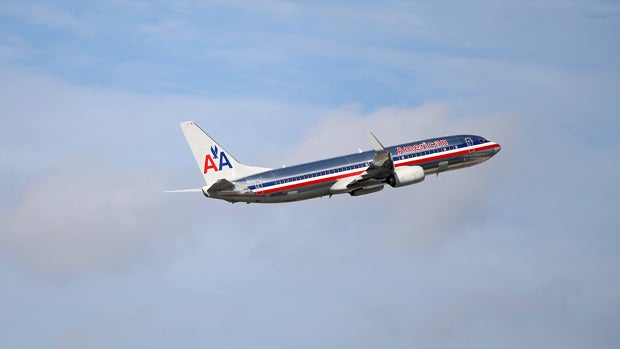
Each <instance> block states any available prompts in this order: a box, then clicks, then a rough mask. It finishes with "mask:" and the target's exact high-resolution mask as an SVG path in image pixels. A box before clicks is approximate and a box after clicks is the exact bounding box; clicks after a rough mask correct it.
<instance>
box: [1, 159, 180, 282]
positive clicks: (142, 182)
mask: <svg viewBox="0 0 620 349" xmlns="http://www.w3.org/2000/svg"><path fill="white" fill-rule="evenodd" d="M146 173H149V171H146V172H144V173H140V174H137V173H136V174H127V173H119V172H114V171H111V170H109V167H106V166H105V164H104V163H102V162H100V161H99V159H93V158H91V159H88V160H87V161H85V160H75V159H72V160H71V161H66V162H64V163H59V164H57V166H56V168H55V169H53V170H51V171H46V172H45V173H40V174H39V176H37V177H36V178H33V179H32V181H30V183H28V187H27V189H26V190H25V193H24V194H23V196H22V197H21V198H19V201H18V202H16V203H15V204H14V206H13V207H11V208H9V209H8V210H7V212H4V214H3V219H2V224H1V225H0V228H1V234H0V242H1V246H2V250H3V253H6V254H8V255H10V256H11V257H13V258H14V260H15V261H16V262H17V263H18V264H19V265H20V266H21V267H24V268H25V269H27V270H29V271H30V272H32V273H34V274H35V275H38V276H42V277H44V278H48V279H53V280H57V281H65V280H69V279H71V278H73V277H76V276H79V275H82V274H87V273H93V272H124V271H127V270H128V269H130V268H131V267H132V266H133V265H134V264H135V263H136V262H137V261H139V260H140V259H141V258H142V257H144V256H145V255H146V254H148V253H149V251H151V250H150V249H151V248H152V247H153V244H155V243H156V242H157V240H158V239H161V238H168V239H173V238H174V237H175V235H176V234H179V233H182V232H183V231H184V230H185V226H184V224H183V223H182V222H183V219H182V217H183V216H182V215H179V214H178V213H175V211H174V209H172V208H171V207H170V206H168V205H167V204H166V201H165V200H164V198H163V194H162V193H161V191H162V188H165V184H164V183H165V181H164V180H162V178H157V176H153V175H152V174H150V173H149V174H148V175H146Z"/></svg>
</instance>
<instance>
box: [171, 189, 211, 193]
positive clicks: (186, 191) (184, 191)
mask: <svg viewBox="0 0 620 349" xmlns="http://www.w3.org/2000/svg"><path fill="white" fill-rule="evenodd" d="M164 193H202V189H201V188H193V189H177V190H165V191H164Z"/></svg>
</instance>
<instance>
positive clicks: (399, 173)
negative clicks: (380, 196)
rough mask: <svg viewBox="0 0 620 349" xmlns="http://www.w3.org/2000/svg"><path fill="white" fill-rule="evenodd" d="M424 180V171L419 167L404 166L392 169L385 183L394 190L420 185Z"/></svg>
mask: <svg viewBox="0 0 620 349" xmlns="http://www.w3.org/2000/svg"><path fill="white" fill-rule="evenodd" d="M423 180H424V169H423V168H422V167H420V166H406V167H399V168H396V169H394V173H393V174H392V175H390V176H389V177H388V178H387V183H388V184H389V185H391V186H392V187H394V188H398V187H404V186H405V185H410V184H415V183H420V182H422V181H423Z"/></svg>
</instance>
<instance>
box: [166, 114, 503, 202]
mask: <svg viewBox="0 0 620 349" xmlns="http://www.w3.org/2000/svg"><path fill="white" fill-rule="evenodd" d="M180 125H181V130H182V131H183V134H184V136H185V139H186V140H187V143H188V144H189V147H190V149H191V151H192V153H193V155H194V158H195V160H196V163H197V164H198V168H199V169H200V171H201V172H202V174H203V177H204V180H205V182H206V185H205V186H203V187H202V188H198V189H184V190H171V191H168V192H202V193H203V194H204V195H205V196H206V197H208V198H214V199H221V200H225V201H228V202H231V203H236V202H245V203H248V204H249V203H280V202H291V201H299V200H306V199H312V198H317V197H323V196H329V197H331V196H332V195H335V194H345V193H347V194H350V195H351V196H360V195H366V194H371V193H375V192H378V191H380V190H382V189H383V188H384V187H385V186H386V185H389V186H391V187H394V188H399V187H404V186H407V185H411V184H416V183H420V182H422V181H423V180H424V178H425V177H426V176H427V175H429V174H437V175H439V173H440V172H445V171H451V170H456V169H460V168H464V167H469V166H473V165H477V164H480V163H482V162H484V161H486V160H488V159H490V158H491V157H493V156H494V155H495V154H497V153H498V152H499V151H500V149H501V146H500V145H499V144H498V143H495V142H491V141H488V140H487V139H485V138H484V137H480V136H475V135H456V136H446V137H439V138H431V139H425V140H421V141H415V142H410V143H404V144H400V145H395V146H391V147H387V148H386V147H384V146H383V145H382V144H381V142H379V140H378V139H377V138H376V137H375V135H374V134H373V133H372V132H369V137H370V142H371V144H372V147H373V150H370V151H365V152H362V151H361V150H360V152H359V153H357V154H350V155H345V156H340V157H335V158H331V159H325V160H320V161H315V162H310V163H305V164H300V165H296V166H290V167H283V168H278V169H271V168H264V167H253V166H246V165H243V164H242V163H240V162H239V161H237V160H236V159H235V158H234V157H233V156H232V155H231V154H230V153H229V152H228V151H226V150H225V149H224V148H223V147H222V146H221V145H219V144H218V143H217V142H216V141H214V140H213V138H211V137H210V136H209V135H208V134H207V133H206V132H204V131H203V130H202V129H201V128H200V127H198V125H197V124H196V123H194V122H193V121H186V122H182V123H181V124H180Z"/></svg>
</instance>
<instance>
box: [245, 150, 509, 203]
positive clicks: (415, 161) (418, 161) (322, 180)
mask: <svg viewBox="0 0 620 349" xmlns="http://www.w3.org/2000/svg"><path fill="white" fill-rule="evenodd" d="M499 146H500V145H499V144H491V145H487V146H484V147H480V148H476V149H471V148H470V149H467V148H465V149H463V150H461V151H458V152H455V153H448V154H438V155H436V156H431V157H428V158H424V159H413V160H410V161H407V162H401V163H398V164H394V167H401V166H411V165H420V164H424V163H426V162H430V161H434V160H441V159H446V158H451V157H454V156H459V155H463V154H471V153H475V152H479V151H485V150H489V149H494V148H498V147H499ZM399 156H402V155H399ZM364 172H366V170H364V171H356V172H352V173H346V174H341V175H337V176H330V177H323V178H319V179H316V180H313V181H308V182H302V183H295V184H291V185H287V186H284V187H278V188H273V189H266V190H261V191H255V192H254V194H256V195H264V194H272V193H277V192H280V191H286V190H289V189H295V188H300V187H305V186H310V185H314V184H320V183H325V182H329V181H335V180H338V179H341V178H346V177H354V176H358V175H361V174H362V173H364Z"/></svg>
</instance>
